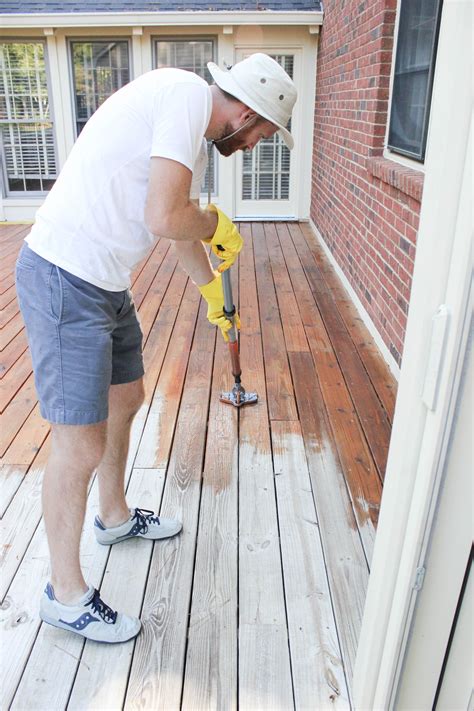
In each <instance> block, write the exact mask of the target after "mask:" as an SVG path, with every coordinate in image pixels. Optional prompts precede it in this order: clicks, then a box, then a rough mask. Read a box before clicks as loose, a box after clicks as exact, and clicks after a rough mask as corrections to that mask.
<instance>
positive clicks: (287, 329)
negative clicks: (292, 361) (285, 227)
mask: <svg viewBox="0 0 474 711" xmlns="http://www.w3.org/2000/svg"><path fill="white" fill-rule="evenodd" d="M264 230H265V239H266V244H267V249H268V256H269V258H270V265H271V269H272V274H273V282H274V285H275V293H276V296H277V301H278V309H279V311H280V316H281V323H282V326H283V332H284V334H285V342H286V350H287V351H288V352H290V351H306V352H309V346H308V341H307V339H306V334H305V331H304V328H303V324H302V323H301V318H300V314H299V310H298V303H297V300H296V297H295V294H294V291H293V286H292V284H291V281H290V278H289V276H288V272H287V270H286V264H285V259H284V257H283V253H282V251H281V247H280V242H279V241H278V235H277V230H276V226H275V225H274V224H268V223H267V224H265V226H264Z"/></svg>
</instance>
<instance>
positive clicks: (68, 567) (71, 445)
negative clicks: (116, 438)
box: [42, 422, 107, 604]
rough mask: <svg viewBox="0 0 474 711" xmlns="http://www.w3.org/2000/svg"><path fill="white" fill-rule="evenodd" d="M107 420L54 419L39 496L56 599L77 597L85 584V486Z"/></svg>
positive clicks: (102, 445) (98, 453) (102, 444)
mask: <svg viewBox="0 0 474 711" xmlns="http://www.w3.org/2000/svg"><path fill="white" fill-rule="evenodd" d="M106 428H107V423H106V422H99V423H98V424H95V425H53V426H52V447H51V455H50V457H49V460H48V464H47V466H46V471H45V475H44V481H43V489H42V502H43V515H44V522H45V526H46V535H47V537H48V545H49V551H50V557H51V584H52V586H53V588H54V591H55V595H56V597H57V599H58V600H59V601H60V602H63V603H66V604H67V603H72V602H75V601H77V600H78V599H79V598H80V597H81V596H82V595H83V594H84V592H85V591H86V590H87V585H86V582H85V580H84V577H83V575H82V571H81V566H80V559H79V546H80V540H81V533H82V527H83V525H84V516H85V510H86V499H87V486H88V484H89V481H90V478H91V475H92V473H93V471H94V469H95V468H96V466H97V464H98V463H99V462H100V460H101V457H102V455H103V452H104V448H105V438H106Z"/></svg>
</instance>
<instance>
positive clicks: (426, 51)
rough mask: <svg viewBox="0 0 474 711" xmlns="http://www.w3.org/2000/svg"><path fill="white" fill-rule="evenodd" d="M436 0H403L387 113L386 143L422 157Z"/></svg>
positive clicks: (432, 51)
mask: <svg viewBox="0 0 474 711" xmlns="http://www.w3.org/2000/svg"><path fill="white" fill-rule="evenodd" d="M437 18H438V0H410V2H406V0H403V2H402V5H401V9H400V27H399V31H398V44H397V58H396V63H395V76H394V83H393V96H392V111H391V116H390V133H389V140H388V143H389V146H390V147H393V148H398V149H400V150H402V151H404V152H407V153H409V154H412V155H414V156H415V157H421V156H422V152H423V142H424V132H425V130H426V116H427V114H428V108H429V106H428V105H429V100H430V97H429V83H430V70H431V64H432V62H433V57H434V44H435V43H434V40H435V35H436V25H437Z"/></svg>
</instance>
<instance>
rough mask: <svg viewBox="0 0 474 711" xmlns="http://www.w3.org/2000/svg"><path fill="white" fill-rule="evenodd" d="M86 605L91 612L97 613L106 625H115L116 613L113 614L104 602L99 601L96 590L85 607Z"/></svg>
mask: <svg viewBox="0 0 474 711" xmlns="http://www.w3.org/2000/svg"><path fill="white" fill-rule="evenodd" d="M87 605H90V606H91V607H92V609H93V611H94V612H97V613H98V614H99V615H100V616H101V617H102V619H103V620H104V622H106V623H107V624H108V625H114V624H115V621H116V619H117V614H118V613H117V612H114V611H113V610H112V608H111V607H109V606H108V605H106V604H105V602H104V601H103V600H101V599H100V595H99V591H98V590H94V594H93V596H92V598H91V599H90V600H89V602H86V607H87Z"/></svg>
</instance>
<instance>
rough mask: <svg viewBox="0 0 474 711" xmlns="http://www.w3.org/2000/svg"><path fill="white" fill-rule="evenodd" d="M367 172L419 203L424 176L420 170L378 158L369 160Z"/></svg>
mask: <svg viewBox="0 0 474 711" xmlns="http://www.w3.org/2000/svg"><path fill="white" fill-rule="evenodd" d="M367 170H368V172H369V173H370V175H373V176H374V177H375V178H379V179H380V180H382V181H383V182H384V183H387V184H388V185H391V186H392V187H394V188H396V189H397V190H400V192H402V193H405V195H409V196H410V197H411V198H413V199H414V200H416V201H417V202H421V198H422V196H423V182H424V177H425V176H424V173H422V172H421V171H420V170H414V169H413V168H407V167H406V166H404V165H400V164H399V163H395V162H394V161H393V160H389V159H388V158H380V157H374V158H369V160H368V161H367Z"/></svg>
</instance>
